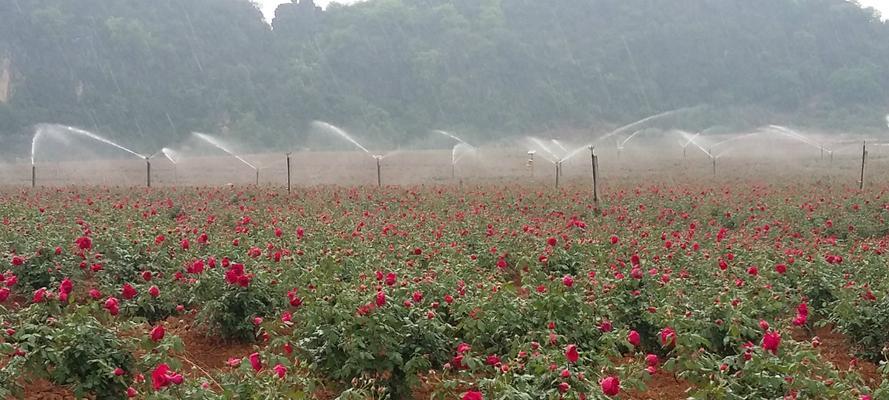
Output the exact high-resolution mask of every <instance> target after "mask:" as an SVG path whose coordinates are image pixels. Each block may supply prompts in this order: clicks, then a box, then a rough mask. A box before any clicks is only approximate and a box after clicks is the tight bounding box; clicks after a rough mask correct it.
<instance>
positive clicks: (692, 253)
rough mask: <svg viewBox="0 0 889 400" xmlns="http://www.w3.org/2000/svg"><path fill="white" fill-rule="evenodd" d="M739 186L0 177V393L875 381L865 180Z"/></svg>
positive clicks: (870, 194)
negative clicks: (119, 183) (152, 183)
mask: <svg viewBox="0 0 889 400" xmlns="http://www.w3.org/2000/svg"><path fill="white" fill-rule="evenodd" d="M751 182H752V181H750V180H731V179H725V180H723V181H721V182H717V181H701V182H700V183H689V182H685V183H683V182H672V183H670V182H668V183H664V184H652V183H643V182H635V181H632V180H627V181H626V182H622V183H618V182H612V184H611V185H610V186H608V187H607V188H606V190H603V191H602V192H603V193H604V194H603V195H602V198H601V199H600V202H599V204H598V205H594V204H593V202H592V196H591V190H590V188H589V184H587V183H586V181H582V182H581V181H580V180H579V179H578V181H577V182H570V183H569V184H567V185H565V186H563V187H562V188H561V189H558V190H556V189H553V188H551V187H543V186H542V185H541V186H534V185H522V184H517V183H509V184H507V183H503V184H499V185H498V184H494V183H486V184H476V185H469V184H467V185H462V186H460V187H458V186H456V185H440V186H439V185H415V186H388V187H382V188H377V187H369V186H368V187H345V186H313V187H307V188H299V189H295V190H294V191H293V193H292V194H287V192H286V190H283V189H281V188H272V187H255V186H249V187H248V186H244V187H225V188H218V187H204V188H173V187H167V188H153V189H145V188H138V189H135V188H111V187H99V186H92V187H88V186H87V187H77V188H73V187H72V188H62V187H60V188H42V189H34V190H23V189H15V188H6V189H3V190H0V218H2V226H0V325H2V326H0V328H2V330H0V398H10V399H12V398H25V399H65V398H91V399H119V398H127V397H130V398H139V399H143V398H144V399H468V400H478V399H486V400H493V399H612V398H613V399H685V398H696V399H782V398H783V399H889V379H887V378H889V367H887V364H886V360H887V357H889V279H887V278H889V262H887V257H886V254H885V253H886V252H889V223H887V219H889V197H887V194H886V190H885V188H889V186H886V185H882V186H881V185H876V184H874V185H872V186H870V187H869V188H866V189H865V190H863V191H861V190H858V187H857V185H854V187H853V185H851V184H850V185H848V186H842V185H839V184H836V183H833V184H828V183H825V182H822V181H817V180H815V179H797V180H786V181H783V182H780V183H778V182H765V183H751ZM788 183H789V184H788Z"/></svg>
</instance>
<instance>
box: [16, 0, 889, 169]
mask: <svg viewBox="0 0 889 400" xmlns="http://www.w3.org/2000/svg"><path fill="white" fill-rule="evenodd" d="M276 15H277V17H276V18H274V20H273V21H271V26H269V25H268V24H266V23H265V22H264V21H263V19H262V16H261V14H260V12H259V11H258V10H257V9H256V8H254V6H253V5H252V4H251V3H250V2H248V1H246V0H196V1H184V0H162V1H148V0H140V1H130V2H125V3H124V2H116V3H112V4H107V2H102V1H97V0H78V1H68V0H41V1H12V2H10V1H7V2H4V3H3V4H0V19H2V20H3V21H8V22H9V23H5V24H3V26H2V27H0V57H2V56H3V55H4V54H7V55H8V57H9V59H10V60H11V65H12V71H13V74H12V76H13V89H14V90H13V95H12V99H11V101H10V102H9V104H0V123H2V124H3V125H0V129H3V132H13V133H20V135H17V136H14V137H11V136H10V135H9V134H5V136H4V138H3V139H4V143H13V145H12V146H11V147H10V149H15V151H16V152H17V154H23V153H24V152H25V151H24V150H25V147H27V145H28V144H29V143H30V142H29V141H28V140H29V137H30V134H31V133H32V132H30V127H31V126H32V125H33V124H35V123H38V122H58V123H64V124H67V125H74V126H80V127H83V128H87V129H91V130H97V131H100V132H102V133H103V134H105V135H106V136H109V137H111V138H112V139H116V140H117V141H119V142H123V143H125V144H128V145H130V146H131V147H136V148H137V149H141V150H142V152H143V153H147V154H151V153H153V152H154V151H156V149H158V148H160V147H161V146H165V145H169V144H170V143H174V142H176V141H178V140H180V139H182V138H183V137H185V135H187V134H188V133H189V132H191V131H211V132H220V131H221V132H224V133H226V134H227V135H239V136H241V137H242V138H244V139H245V141H248V142H251V143H250V144H253V145H257V144H258V143H264V144H265V145H266V146H272V145H288V146H291V147H292V146H296V145H306V139H307V131H308V129H307V128H308V126H307V123H308V122H309V121H311V120H314V119H321V120H329V121H331V122H333V123H336V124H339V125H344V126H347V127H351V128H355V129H357V130H358V131H360V132H361V133H362V136H364V137H365V138H368V139H371V138H372V139H376V140H379V141H389V142H390V144H395V143H398V144H403V143H405V142H406V139H409V138H414V139H416V138H417V135H419V134H420V133H421V132H427V131H428V129H432V128H446V129H457V130H460V131H463V132H466V133H467V134H469V135H472V136H474V137H473V139H477V141H483V140H484V139H491V138H494V137H497V136H495V134H497V133H507V132H534V131H540V130H547V129H558V128H579V129H587V128H588V127H590V126H600V127H601V126H606V125H609V124H619V123H620V122H625V121H632V120H636V119H639V118H641V117H644V116H647V115H652V114H655V113H657V112H661V111H666V110H671V109H676V108H680V107H683V106H693V105H697V104H711V105H713V106H716V110H717V111H716V112H715V115H718V116H719V117H720V118H722V123H726V122H727V121H729V122H734V118H735V117H737V115H734V114H738V115H741V116H742V117H739V118H737V119H738V120H746V122H747V123H753V122H754V121H753V120H756V121H758V122H763V123H764V122H766V121H781V122H787V123H797V124H806V123H809V124H815V123H821V124H823V125H824V126H826V127H829V128H834V129H836V128H842V127H861V126H867V127H877V126H882V116H883V115H884V114H885V109H886V106H887V105H889V98H887V95H886V93H889V90H887V88H889V80H887V79H886V78H885V77H886V76H889V73H887V72H889V44H887V43H889V40H887V36H889V27H887V24H886V23H883V22H881V21H880V19H879V17H878V15H876V14H875V13H874V12H873V11H872V10H870V9H861V8H859V6H858V5H857V4H855V3H854V2H850V1H845V0H810V1H793V0H777V1H745V0H732V1H719V2H705V3H693V2H692V3H689V2H676V1H672V0H657V1H649V2H645V3H644V4H634V3H629V2H625V1H620V0H595V1H578V0H559V1H556V2H552V1H550V2H542V1H529V0H517V1H500V0H482V1H467V0H423V1H417V0H410V1H408V0H373V1H369V2H363V3H361V4H357V5H352V6H332V7H329V8H328V9H327V10H321V9H320V8H316V7H315V6H314V4H313V3H312V1H311V0H300V1H294V2H293V3H285V4H283V5H281V6H280V7H279V8H278V10H277V13H276ZM729 16H730V17H729ZM271 27H274V29H271ZM747 110H753V111H752V112H748V111H747ZM710 117H714V116H710ZM711 125H712V124H711Z"/></svg>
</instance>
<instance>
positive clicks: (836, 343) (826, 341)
mask: <svg viewBox="0 0 889 400" xmlns="http://www.w3.org/2000/svg"><path fill="white" fill-rule="evenodd" d="M814 336H818V338H820V339H821V346H819V347H818V352H819V353H820V354H821V357H822V358H823V359H824V360H825V361H828V362H830V363H831V364H833V366H834V367H835V368H836V369H838V370H840V371H855V372H857V373H858V374H859V375H861V377H862V378H864V381H865V383H867V385H868V386H870V387H871V388H876V387H878V386H880V384H881V383H882V381H883V377H882V375H881V374H880V371H879V370H878V369H877V368H878V367H877V366H876V365H875V364H874V363H872V362H870V361H867V360H860V359H857V358H855V356H854V355H853V354H852V353H851V350H850V348H849V342H848V341H847V340H846V337H845V336H843V335H842V334H841V333H837V332H834V330H833V327H830V326H824V327H820V328H816V329H815V332H814ZM793 339H794V340H797V341H807V342H808V341H811V340H812V337H810V336H809V334H808V333H807V332H806V331H804V330H802V329H797V330H794V331H793ZM853 359H856V360H857V366H855V367H853V366H852V360H853Z"/></svg>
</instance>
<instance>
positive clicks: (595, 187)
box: [590, 146, 599, 209]
mask: <svg viewBox="0 0 889 400" xmlns="http://www.w3.org/2000/svg"><path fill="white" fill-rule="evenodd" d="M590 163H592V166H593V207H594V208H596V209H598V208H599V158H598V157H596V148H595V147H593V146H590Z"/></svg>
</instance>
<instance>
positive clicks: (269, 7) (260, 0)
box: [253, 0, 889, 21]
mask: <svg viewBox="0 0 889 400" xmlns="http://www.w3.org/2000/svg"><path fill="white" fill-rule="evenodd" d="M253 1H254V2H255V3H257V4H259V7H260V9H262V13H263V14H264V15H265V19H267V20H269V21H271V20H272V18H275V8H278V4H281V3H289V2H290V0H253ZM881 1H887V2H889V0H881ZM354 2H356V0H315V4H316V5H319V6H321V7H327V4H329V3H340V4H351V3H354Z"/></svg>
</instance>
